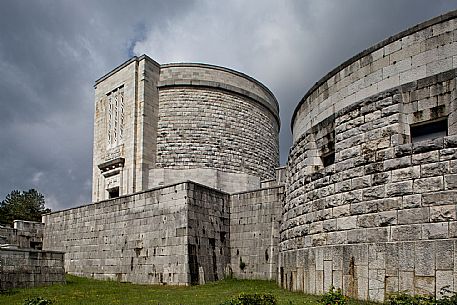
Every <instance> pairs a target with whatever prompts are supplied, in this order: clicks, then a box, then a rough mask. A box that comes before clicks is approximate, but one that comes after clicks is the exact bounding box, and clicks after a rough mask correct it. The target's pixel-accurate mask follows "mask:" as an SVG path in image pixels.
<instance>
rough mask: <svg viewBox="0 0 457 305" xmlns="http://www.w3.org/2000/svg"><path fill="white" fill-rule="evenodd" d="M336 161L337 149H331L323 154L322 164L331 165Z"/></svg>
mask: <svg viewBox="0 0 457 305" xmlns="http://www.w3.org/2000/svg"><path fill="white" fill-rule="evenodd" d="M333 163H335V151H331V152H328V153H326V154H325V155H323V156H322V164H323V165H324V166H329V165H331V164H333Z"/></svg>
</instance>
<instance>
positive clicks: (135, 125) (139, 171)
mask: <svg viewBox="0 0 457 305" xmlns="http://www.w3.org/2000/svg"><path fill="white" fill-rule="evenodd" d="M159 72H160V65H159V64H158V63H156V62H155V61H154V60H152V59H150V58H149V57H147V56H141V57H134V58H132V59H130V60H129V61H127V62H125V63H124V64H122V65H121V66H119V67H117V68H116V69H114V70H113V71H111V72H110V73H108V74H106V75H105V76H103V77H102V78H100V79H99V80H97V81H96V83H95V121H94V122H95V124H94V152H93V180H92V181H93V182H92V183H93V187H92V201H93V202H96V201H100V200H104V199H109V198H113V197H117V196H119V195H124V194H131V193H134V192H136V191H139V190H143V189H146V188H147V187H148V175H149V168H150V167H151V166H152V165H153V164H154V163H155V156H156V146H157V145H156V144H157V116H158V105H159V97H158V91H157V83H158V81H159Z"/></svg>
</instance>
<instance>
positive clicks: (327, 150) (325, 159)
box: [321, 129, 335, 167]
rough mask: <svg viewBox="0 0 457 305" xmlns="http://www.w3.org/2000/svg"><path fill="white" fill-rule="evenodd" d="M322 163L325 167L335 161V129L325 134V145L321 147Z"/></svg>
mask: <svg viewBox="0 0 457 305" xmlns="http://www.w3.org/2000/svg"><path fill="white" fill-rule="evenodd" d="M321 151H322V154H321V160H322V165H323V166H324V167H327V166H329V165H332V164H333V163H335V130H334V129H333V130H332V131H331V132H329V133H328V134H327V135H326V141H325V145H324V146H323V147H322V150H321Z"/></svg>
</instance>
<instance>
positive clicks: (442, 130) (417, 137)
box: [410, 117, 448, 143]
mask: <svg viewBox="0 0 457 305" xmlns="http://www.w3.org/2000/svg"><path fill="white" fill-rule="evenodd" d="M410 129H411V142H412V143H415V142H419V141H425V140H431V139H436V138H440V137H445V136H447V135H448V133H447V132H448V131H447V117H446V118H443V119H440V120H436V121H428V122H425V123H419V124H416V125H411V127H410Z"/></svg>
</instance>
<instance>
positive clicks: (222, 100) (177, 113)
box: [93, 55, 280, 201]
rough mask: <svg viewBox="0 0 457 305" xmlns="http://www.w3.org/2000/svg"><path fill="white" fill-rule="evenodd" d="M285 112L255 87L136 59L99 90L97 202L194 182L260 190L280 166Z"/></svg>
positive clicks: (199, 67)
mask: <svg viewBox="0 0 457 305" xmlns="http://www.w3.org/2000/svg"><path fill="white" fill-rule="evenodd" d="M279 128H280V122H279V106H278V102H277V101H276V98H275V97H274V95H273V94H272V93H271V91H270V90H268V89H267V88H266V87H265V86H264V85H262V84H261V83H260V82H258V81H256V80H255V79H253V78H251V77H249V76H247V75H245V74H243V73H240V72H237V71H234V70H230V69H226V68H222V67H217V66H213V65H206V64H166V65H159V64H157V63H156V62H154V61H153V60H152V59H150V58H149V57H147V56H144V55H143V56H141V57H139V58H137V57H135V58H132V59H131V60H130V61H128V62H126V63H124V64H123V65H121V66H120V67H118V68H116V69H115V70H113V71H112V72H111V73H109V74H108V75H106V76H104V77H103V78H101V79H100V80H98V81H97V83H96V114H95V138H94V143H95V144H94V184H93V199H94V201H98V200H102V199H107V198H110V197H115V196H117V195H124V194H129V193H133V192H137V191H141V190H145V189H148V188H152V187H157V186H161V185H166V184H171V183H176V182H181V181H185V180H193V181H195V182H199V183H202V184H205V185H207V186H210V187H214V188H217V189H220V190H223V191H227V192H237V191H245V190H250V189H255V188H258V187H259V185H260V181H261V180H264V179H272V178H274V175H275V168H276V167H277V166H278V165H279V139H278V134H279Z"/></svg>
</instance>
